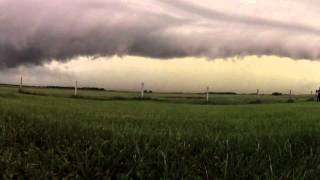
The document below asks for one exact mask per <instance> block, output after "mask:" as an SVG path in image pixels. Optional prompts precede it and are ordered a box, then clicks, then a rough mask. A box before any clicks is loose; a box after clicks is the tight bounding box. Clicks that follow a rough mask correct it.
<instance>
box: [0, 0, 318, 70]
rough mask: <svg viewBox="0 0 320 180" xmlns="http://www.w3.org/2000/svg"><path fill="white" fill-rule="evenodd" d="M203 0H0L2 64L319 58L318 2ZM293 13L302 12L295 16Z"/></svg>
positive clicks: (10, 65) (4, 65) (0, 63)
mask: <svg viewBox="0 0 320 180" xmlns="http://www.w3.org/2000/svg"><path fill="white" fill-rule="evenodd" d="M205 2H206V1H202V3H197V1H192V0H189V1H178V0H174V1H167V0H160V1H152V2H151V1H140V0H139V1H138V0H90V1H87V0H75V1H65V0H56V1H43V0H0V24H1V26H0V66H2V67H15V66H18V65H21V64H41V63H43V62H47V61H51V60H52V59H56V60H62V61H63V60H68V59H72V58H74V57H77V56H113V55H118V56H125V55H134V56H143V57H153V58H161V59H169V58H174V57H188V56H195V57H196V56H202V57H208V58H218V57H230V56H244V55H278V56H286V57H291V58H296V59H298V58H304V59H318V58H319V57H320V36H319V35H320V27H319V24H316V19H318V18H319V17H320V16H319V15H317V14H318V13H316V10H314V11H313V10H312V8H310V10H309V11H304V9H303V8H305V7H308V6H307V5H308V3H305V4H303V3H302V4H299V5H297V1H296V0H293V1H292V2H293V3H295V4H293V5H292V7H288V6H287V5H288V4H283V5H285V6H284V7H288V8H291V9H293V10H292V12H286V11H285V9H274V6H273V4H276V3H281V2H279V1H275V0H271V1H268V2H267V3H265V4H263V3H262V4H256V5H250V6H251V7H250V8H248V12H253V14H241V13H242V12H238V11H237V9H236V8H235V9H234V12H233V11H232V12H230V10H226V8H221V7H222V6H225V7H228V6H229V5H230V4H231V3H235V2H233V1H229V0H226V1H223V2H222V1H218V0H215V1H210V2H211V5H212V7H204V5H203V3H205ZM217 2H220V4H222V6H221V5H220V6H219V8H220V9H219V8H218V9H215V6H214V4H215V3H217ZM239 2H240V1H239ZM239 2H237V3H239ZM310 3H311V1H310ZM239 5H241V4H239ZM276 5H277V4H276ZM317 5H319V4H318V3H315V2H313V6H317ZM242 6H243V4H242ZM248 6H249V5H248ZM255 6H256V8H257V9H259V11H264V12H273V11H274V12H275V13H276V15H277V17H281V18H279V19H275V18H271V17H270V18H269V19H268V17H267V16H263V17H258V16H256V15H254V11H252V7H255ZM263 6H264V7H263ZM244 7H245V6H244ZM300 12H304V13H300ZM262 14H263V13H262ZM290 14H296V15H297V16H299V17H298V18H296V19H293V17H290V16H289V15H290ZM310 17H313V18H314V19H315V20H312V19H311V18H310ZM316 17H318V18H316Z"/></svg>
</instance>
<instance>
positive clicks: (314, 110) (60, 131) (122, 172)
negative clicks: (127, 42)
mask: <svg viewBox="0 0 320 180" xmlns="http://www.w3.org/2000/svg"><path fill="white" fill-rule="evenodd" d="M319 119H320V109H319V107H318V104H316V103H313V102H304V103H290V104H261V105H259V106H257V105H241V106H239V105H229V106H217V105H214V106H213V105H197V104H175V103H166V102H154V101H134V100H130V101H114V100H110V101H96V100H86V99H73V98H57V97H52V96H37V95H26V94H20V93H17V92H14V91H0V174H2V178H4V179H6V178H9V179H18V178H20V179H26V178H34V179H47V178H50V179H51V178H58V179H60V178H62V177H64V178H67V179H68V178H69V179H74V178H80V179H82V178H84V179H98V178H102V177H105V178H107V179H108V178H109V179H115V178H116V179H131V178H133V179H182V178H183V179H294V178H295V179H315V178H317V177H319V175H320V166H319V164H320V151H319V147H320V146H319V138H320V127H319V126H320V123H319Z"/></svg>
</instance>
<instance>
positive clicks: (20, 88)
mask: <svg viewBox="0 0 320 180" xmlns="http://www.w3.org/2000/svg"><path fill="white" fill-rule="evenodd" d="M22 80H23V79H22V76H21V77H20V86H19V90H20V91H21V90H22V83H23V82H22Z"/></svg>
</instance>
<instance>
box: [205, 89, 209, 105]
mask: <svg viewBox="0 0 320 180" xmlns="http://www.w3.org/2000/svg"><path fill="white" fill-rule="evenodd" d="M206 101H207V103H208V102H209V86H207V94H206Z"/></svg>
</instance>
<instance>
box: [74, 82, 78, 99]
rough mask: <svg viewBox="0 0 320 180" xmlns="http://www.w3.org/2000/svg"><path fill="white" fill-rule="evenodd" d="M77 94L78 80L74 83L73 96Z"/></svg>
mask: <svg viewBox="0 0 320 180" xmlns="http://www.w3.org/2000/svg"><path fill="white" fill-rule="evenodd" d="M77 95H78V81H76V82H75V85H74V96H77Z"/></svg>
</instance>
